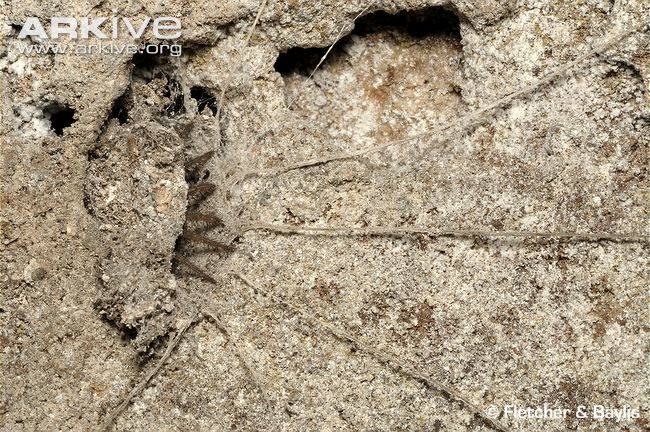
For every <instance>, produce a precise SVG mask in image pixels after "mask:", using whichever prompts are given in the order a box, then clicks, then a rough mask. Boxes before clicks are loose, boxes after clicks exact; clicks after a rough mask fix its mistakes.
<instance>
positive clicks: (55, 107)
mask: <svg viewBox="0 0 650 432" xmlns="http://www.w3.org/2000/svg"><path fill="white" fill-rule="evenodd" d="M43 114H44V116H45V118H47V119H49V120H50V128H51V129H52V130H53V131H54V133H55V134H56V135H58V136H62V135H63V130H64V129H65V128H68V127H70V126H72V123H74V122H76V121H77V120H76V119H75V114H76V111H75V110H74V109H72V108H71V107H70V106H68V105H66V104H62V103H59V102H53V103H51V104H49V105H47V106H46V107H45V108H44V109H43Z"/></svg>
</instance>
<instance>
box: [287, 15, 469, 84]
mask: <svg viewBox="0 0 650 432" xmlns="http://www.w3.org/2000/svg"><path fill="white" fill-rule="evenodd" d="M380 32H395V33H402V34H406V35H408V36H411V37H413V38H416V39H425V38H437V37H444V38H451V39H454V40H457V41H460V39H461V36H460V21H459V19H458V16H457V15H456V14H455V13H453V12H452V11H449V10H447V9H445V8H443V7H440V6H433V7H427V8H423V9H416V10H412V11H401V12H398V13H395V14H391V13H388V12H385V11H381V10H380V11H377V12H373V13H369V14H367V15H364V16H362V17H360V18H359V19H357V20H356V22H355V26H354V30H353V31H352V33H350V34H349V35H348V36H346V37H344V38H343V39H341V41H339V42H338V43H337V44H336V45H335V46H334V48H333V49H332V50H331V51H330V53H329V55H328V57H327V59H326V60H325V64H327V63H329V62H336V59H337V58H338V57H340V56H341V54H342V53H343V47H345V46H346V45H347V43H348V42H350V40H351V38H352V36H354V35H356V36H367V35H370V34H373V33H380ZM328 48H329V47H306V48H302V47H294V48H290V49H288V50H287V51H285V52H283V53H281V54H280V55H279V56H278V58H277V60H276V62H275V70H276V71H277V72H279V73H280V74H281V75H283V76H287V75H291V74H298V75H303V76H309V74H310V73H311V72H312V71H313V70H314V68H315V67H316V65H317V64H318V62H319V61H320V60H321V58H322V57H323V56H324V55H325V53H326V52H327V50H328Z"/></svg>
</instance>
